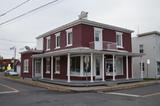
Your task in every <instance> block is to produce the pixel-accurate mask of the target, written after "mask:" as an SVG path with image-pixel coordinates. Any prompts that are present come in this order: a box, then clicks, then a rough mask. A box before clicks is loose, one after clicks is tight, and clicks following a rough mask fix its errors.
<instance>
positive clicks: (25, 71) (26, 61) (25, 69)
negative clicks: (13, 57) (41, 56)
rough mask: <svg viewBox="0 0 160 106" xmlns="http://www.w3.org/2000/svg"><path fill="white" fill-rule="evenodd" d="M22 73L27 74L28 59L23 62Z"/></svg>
mask: <svg viewBox="0 0 160 106" xmlns="http://www.w3.org/2000/svg"><path fill="white" fill-rule="evenodd" d="M23 72H24V73H29V59H24V60H23Z"/></svg>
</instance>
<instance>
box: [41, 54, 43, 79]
mask: <svg viewBox="0 0 160 106" xmlns="http://www.w3.org/2000/svg"><path fill="white" fill-rule="evenodd" d="M41 79H43V57H42V58H41Z"/></svg>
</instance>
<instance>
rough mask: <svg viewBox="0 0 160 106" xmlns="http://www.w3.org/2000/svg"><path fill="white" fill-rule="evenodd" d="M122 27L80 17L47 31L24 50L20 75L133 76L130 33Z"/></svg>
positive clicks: (84, 77)
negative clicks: (30, 46) (35, 42)
mask: <svg viewBox="0 0 160 106" xmlns="http://www.w3.org/2000/svg"><path fill="white" fill-rule="evenodd" d="M132 32H133V31H132V30H128V29H125V28H121V27H116V26H112V25H107V24H102V23H98V22H95V21H90V20H88V19H84V18H79V19H78V20H75V21H73V22H71V23H68V24H65V25H63V26H61V27H58V28H55V29H53V30H51V31H49V32H46V33H44V34H42V35H40V36H38V37H37V38H36V39H37V48H36V49H37V50H38V51H37V50H35V51H28V52H23V53H22V55H21V61H22V76H23V77H32V78H41V79H45V78H47V79H50V80H54V79H63V80H67V81H68V82H70V81H72V80H86V79H87V80H90V81H91V82H93V81H95V80H102V81H105V80H116V79H121V78H123V79H129V78H132V73H133V72H132V57H138V56H141V55H142V54H139V53H132V45H131V33H132Z"/></svg>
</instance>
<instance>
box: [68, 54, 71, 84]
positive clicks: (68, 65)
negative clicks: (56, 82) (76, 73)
mask: <svg viewBox="0 0 160 106" xmlns="http://www.w3.org/2000/svg"><path fill="white" fill-rule="evenodd" d="M67 57H68V58H67V82H71V80H70V53H68V56H67Z"/></svg>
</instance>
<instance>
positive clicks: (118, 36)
mask: <svg viewBox="0 0 160 106" xmlns="http://www.w3.org/2000/svg"><path fill="white" fill-rule="evenodd" d="M122 34H123V33H121V32H116V45H117V48H123V38H122Z"/></svg>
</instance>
